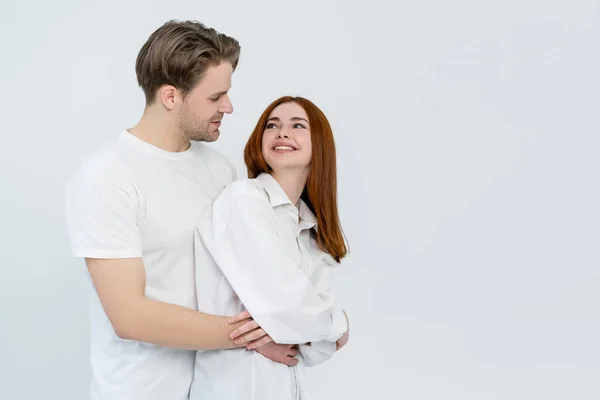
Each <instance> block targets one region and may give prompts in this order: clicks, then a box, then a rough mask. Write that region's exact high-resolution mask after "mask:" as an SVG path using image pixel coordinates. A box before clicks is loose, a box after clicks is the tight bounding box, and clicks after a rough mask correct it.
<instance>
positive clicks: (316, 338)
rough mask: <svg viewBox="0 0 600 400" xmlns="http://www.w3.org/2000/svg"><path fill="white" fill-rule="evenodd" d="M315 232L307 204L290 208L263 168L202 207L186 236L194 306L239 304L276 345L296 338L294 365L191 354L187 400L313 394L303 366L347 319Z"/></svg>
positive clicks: (235, 354) (235, 352) (281, 399)
mask: <svg viewBox="0 0 600 400" xmlns="http://www.w3.org/2000/svg"><path fill="white" fill-rule="evenodd" d="M317 229H318V228H317V220H316V217H315V215H314V214H313V213H312V212H311V210H310V209H309V208H308V206H307V205H306V204H305V203H304V202H303V201H302V200H300V202H299V207H298V208H297V207H296V206H295V205H294V204H293V203H292V202H291V201H290V200H289V198H288V197H287V195H286V193H285V192H284V190H283V189H282V188H281V186H280V185H279V183H278V182H277V181H276V180H275V179H274V178H273V177H272V176H271V175H269V174H267V173H263V174H260V175H259V176H258V177H257V178H256V179H240V180H237V181H235V182H233V183H231V184H230V185H228V186H227V188H226V189H225V190H224V191H223V192H222V193H221V194H220V195H219V196H218V197H217V199H216V200H215V201H214V203H213V204H211V205H210V206H209V207H208V208H207V209H206V211H205V213H204V215H203V216H202V218H201V220H200V221H199V224H198V227H197V230H196V234H195V249H194V250H195V253H196V289H197V296H198V309H199V310H200V311H202V312H206V313H208V314H217V315H236V314H238V313H239V312H241V311H243V310H244V309H247V310H248V311H249V312H250V314H251V315H252V317H253V318H254V319H255V320H256V322H257V323H258V324H259V325H260V326H261V327H262V328H263V329H264V330H265V331H266V332H267V333H268V334H269V335H270V336H271V337H272V338H273V340H274V341H275V342H278V343H297V344H300V343H302V344H301V345H300V346H299V347H300V356H299V357H298V358H299V363H298V365H296V366H295V367H287V366H286V365H284V364H279V363H276V362H273V361H271V360H269V359H267V358H265V357H264V356H262V355H261V354H260V353H258V352H255V351H253V350H246V348H238V349H232V350H211V351H198V352H197V355H196V370H195V376H194V382H193V384H192V390H191V392H190V399H191V400H295V399H300V398H301V399H302V400H313V399H316V398H319V397H317V396H315V394H314V393H312V385H311V384H310V376H309V374H308V370H307V369H306V368H305V367H306V366H313V365H316V364H319V363H322V362H324V361H326V360H328V359H329V358H331V356H332V355H333V354H334V353H335V347H336V340H338V339H339V338H340V337H341V336H342V335H343V334H344V332H346V331H347V330H348V324H347V321H346V317H345V315H344V313H343V311H342V310H341V309H340V308H338V307H337V306H336V305H335V302H334V298H333V296H332V294H331V293H329V290H330V284H331V275H332V270H333V268H335V267H336V266H337V264H336V262H335V261H334V259H333V258H332V257H331V256H330V255H329V254H327V253H326V252H324V251H323V250H321V249H320V248H319V247H318V245H317V243H316V241H315V238H314V235H313V233H314V231H316V230H317ZM307 342H311V345H310V346H308V345H304V344H303V343H307Z"/></svg>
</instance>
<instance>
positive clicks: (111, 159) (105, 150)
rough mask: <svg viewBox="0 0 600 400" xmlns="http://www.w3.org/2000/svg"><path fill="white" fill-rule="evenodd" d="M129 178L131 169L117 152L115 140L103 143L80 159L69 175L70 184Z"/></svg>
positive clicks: (116, 181)
mask: <svg viewBox="0 0 600 400" xmlns="http://www.w3.org/2000/svg"><path fill="white" fill-rule="evenodd" d="M130 178H131V170H130V168H129V166H128V165H127V163H125V161H124V160H123V158H122V155H121V154H120V152H119V144H118V142H117V141H116V140H111V141H108V142H107V143H105V144H104V145H103V146H102V147H100V148H98V149H96V150H94V151H92V152H90V153H89V154H88V155H87V156H85V157H83V158H82V159H81V160H80V163H79V165H78V166H77V168H76V169H75V171H74V172H73V174H72V175H71V177H70V179H69V181H70V184H71V185H77V184H88V185H89V184H93V183H107V184H117V185H118V184H119V183H123V182H127V181H128V180H130Z"/></svg>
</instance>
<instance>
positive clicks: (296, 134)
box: [231, 102, 350, 353]
mask: <svg viewBox="0 0 600 400" xmlns="http://www.w3.org/2000/svg"><path fill="white" fill-rule="evenodd" d="M262 153H263V157H264V159H265V161H266V163H267V165H269V167H270V168H271V169H272V172H271V174H272V176H273V177H274V178H275V180H277V182H278V183H279V184H280V185H281V187H282V189H283V190H284V192H285V193H286V194H287V196H288V198H289V199H290V200H291V201H292V202H293V203H294V204H297V203H298V201H299V200H300V196H301V195H302V192H303V190H304V187H305V186H306V182H307V181H308V175H309V173H310V162H311V158H312V143H311V136H310V123H309V121H308V116H307V115H306V111H304V109H303V108H302V107H301V106H300V105H298V104H296V103H294V102H289V103H283V104H280V105H279V106H277V107H276V108H275V109H274V110H273V112H271V114H270V115H269V118H268V120H267V124H266V126H265V130H264V132H263V137H262ZM238 318H251V315H250V314H249V313H248V312H247V311H245V312H243V313H242V314H240V315H239V316H238ZM238 318H232V319H231V322H237V321H238ZM346 318H348V317H347V316H346ZM250 324H256V322H253V321H252V322H250ZM237 333H238V332H237V331H234V334H237ZM349 334H350V331H349V330H348V331H347V332H346V333H345V334H344V335H343V336H342V337H341V338H340V339H339V340H338V341H337V344H336V350H339V349H341V348H342V347H344V346H345V345H346V344H347V343H348V338H349ZM267 339H269V337H267V338H264V340H267ZM257 343H260V340H259V341H258V342H257ZM278 346H280V347H281V350H282V351H283V350H285V349H287V348H288V347H287V346H288V345H280V344H276V343H270V344H269V345H268V346H264V347H265V348H269V349H272V348H277V347H278ZM283 346H286V347H283ZM254 347H255V345H254V344H251V345H248V348H254ZM257 351H258V352H259V353H260V352H261V349H260V348H259V349H257Z"/></svg>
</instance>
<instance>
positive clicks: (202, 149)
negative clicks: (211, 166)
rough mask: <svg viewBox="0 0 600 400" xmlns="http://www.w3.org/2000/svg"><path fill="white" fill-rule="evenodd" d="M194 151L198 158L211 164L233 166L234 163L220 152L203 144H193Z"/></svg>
mask: <svg viewBox="0 0 600 400" xmlns="http://www.w3.org/2000/svg"><path fill="white" fill-rule="evenodd" d="M192 149H193V152H194V154H195V155H196V156H198V157H201V158H202V159H204V160H206V161H208V162H209V163H217V164H226V165H231V166H233V163H232V162H231V161H230V160H229V158H227V157H226V156H225V155H224V154H223V153H221V152H220V151H219V150H217V149H215V148H213V147H211V146H209V145H208V144H206V143H203V142H192Z"/></svg>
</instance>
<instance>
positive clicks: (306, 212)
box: [256, 172, 317, 229]
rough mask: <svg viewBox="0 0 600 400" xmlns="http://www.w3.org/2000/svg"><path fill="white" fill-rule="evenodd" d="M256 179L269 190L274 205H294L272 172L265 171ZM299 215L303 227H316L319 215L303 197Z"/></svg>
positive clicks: (268, 193)
mask: <svg viewBox="0 0 600 400" xmlns="http://www.w3.org/2000/svg"><path fill="white" fill-rule="evenodd" d="M256 180H257V181H258V182H259V183H260V184H261V185H262V187H263V188H264V189H265V191H266V192H267V195H268V196H269V201H270V202H271V206H272V207H278V206H281V205H284V204H289V205H291V206H294V204H293V203H292V201H291V200H290V198H289V197H288V196H287V194H285V191H284V190H283V188H282V187H281V185H280V184H279V182H277V180H275V178H273V177H272V176H271V174H269V173H267V172H263V173H261V174H260V175H258V176H257V177H256ZM298 215H299V216H300V219H301V220H302V222H301V225H302V226H301V229H310V228H313V227H314V228H315V229H316V227H317V217H315V214H313V212H312V211H311V210H310V208H309V207H308V205H307V204H306V203H305V202H304V200H302V199H300V201H299V202H298Z"/></svg>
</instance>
